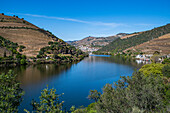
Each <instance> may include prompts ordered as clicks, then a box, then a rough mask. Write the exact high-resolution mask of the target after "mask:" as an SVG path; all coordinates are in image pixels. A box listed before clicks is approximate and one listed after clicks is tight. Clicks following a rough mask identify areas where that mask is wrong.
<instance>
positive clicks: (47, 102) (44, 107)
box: [25, 87, 64, 113]
mask: <svg viewBox="0 0 170 113" xmlns="http://www.w3.org/2000/svg"><path fill="white" fill-rule="evenodd" d="M61 95H63V94H60V95H58V94H56V89H48V87H47V88H45V89H44V90H43V91H42V92H41V96H40V97H39V98H40V102H39V103H38V102H36V101H34V100H33V101H32V103H31V104H32V106H33V109H34V110H35V112H37V113H40V112H43V113H44V112H46V113H62V112H63V111H62V106H63V103H64V101H62V102H60V101H59V97H60V96H61ZM25 111H26V110H25ZM27 112H28V111H27Z"/></svg>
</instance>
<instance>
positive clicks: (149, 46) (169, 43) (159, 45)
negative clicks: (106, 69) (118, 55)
mask: <svg viewBox="0 0 170 113" xmlns="http://www.w3.org/2000/svg"><path fill="white" fill-rule="evenodd" d="M127 50H133V51H137V50H140V51H141V52H143V53H147V54H153V53H154V52H155V51H158V52H160V53H161V54H170V33H168V34H165V35H163V36H160V37H158V38H156V39H153V40H151V41H148V42H145V43H142V44H140V45H137V46H134V47H131V48H128V49H126V50H125V51H124V52H126V51H127Z"/></svg>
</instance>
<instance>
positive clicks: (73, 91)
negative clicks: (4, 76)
mask: <svg viewBox="0 0 170 113" xmlns="http://www.w3.org/2000/svg"><path fill="white" fill-rule="evenodd" d="M138 66H139V65H137V64H136V63H135V62H131V61H127V60H123V59H120V58H115V57H109V56H106V57H104V56H103V55H102V56H101V55H99V56H89V57H88V58H85V59H84V60H82V61H81V62H79V63H77V64H66V65H53V64H43V65H36V66H34V65H30V66H26V67H17V68H15V69H14V70H15V72H17V74H18V79H19V80H20V81H21V83H22V88H23V89H24V91H25V95H24V101H23V102H22V105H21V106H20V108H21V109H20V112H23V111H22V110H23V109H24V108H26V109H28V110H31V106H30V102H31V100H32V99H36V100H37V99H38V97H39V96H40V92H41V90H42V89H44V88H45V87H46V85H48V86H49V88H55V89H57V93H58V94H60V93H64V95H63V98H62V100H64V101H65V103H64V106H67V109H69V108H70V107H71V106H72V105H76V106H77V107H78V106H81V105H84V106H87V105H88V104H90V102H91V101H89V100H88V99H87V96H88V94H89V91H90V90H91V89H97V90H99V91H101V88H102V87H103V86H104V85H105V84H106V83H113V82H114V81H117V80H119V79H120V76H130V75H131V74H132V73H133V70H134V69H135V67H137V68H139V67H140V66H139V67H138ZM0 70H3V69H0Z"/></svg>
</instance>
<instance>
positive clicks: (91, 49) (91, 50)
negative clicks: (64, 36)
mask: <svg viewBox="0 0 170 113" xmlns="http://www.w3.org/2000/svg"><path fill="white" fill-rule="evenodd" d="M78 48H79V49H81V50H82V51H83V52H93V51H97V50H98V49H100V48H99V47H91V46H88V45H87V46H84V45H81V46H79V47H78Z"/></svg>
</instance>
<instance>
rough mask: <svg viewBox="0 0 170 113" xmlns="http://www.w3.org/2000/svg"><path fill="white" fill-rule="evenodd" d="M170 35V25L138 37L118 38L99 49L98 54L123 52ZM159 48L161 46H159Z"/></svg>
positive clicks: (142, 33)
mask: <svg viewBox="0 0 170 113" xmlns="http://www.w3.org/2000/svg"><path fill="white" fill-rule="evenodd" d="M168 33H170V24H167V25H164V26H161V27H158V28H154V29H152V30H149V31H145V32H141V33H139V34H138V35H132V36H131V37H128V38H123V39H121V38H118V39H116V40H114V41H113V42H111V43H110V44H108V45H106V46H104V47H103V48H101V49H99V50H98V51H97V52H113V51H119V52H120V51H123V50H126V49H128V48H131V47H134V46H137V45H140V44H142V43H145V42H148V41H150V40H153V39H157V38H158V37H160V36H163V35H165V34H168ZM157 47H158V48H159V46H157ZM169 53H170V51H169Z"/></svg>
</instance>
